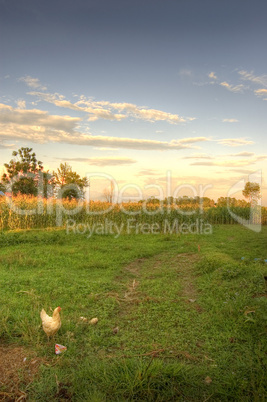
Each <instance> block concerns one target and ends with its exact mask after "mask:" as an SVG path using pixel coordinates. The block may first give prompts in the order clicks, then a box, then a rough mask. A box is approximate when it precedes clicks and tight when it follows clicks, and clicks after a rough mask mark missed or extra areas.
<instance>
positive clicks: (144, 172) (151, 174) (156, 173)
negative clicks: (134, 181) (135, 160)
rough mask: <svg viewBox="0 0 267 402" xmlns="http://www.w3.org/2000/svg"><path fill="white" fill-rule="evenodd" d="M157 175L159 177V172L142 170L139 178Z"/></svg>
mask: <svg viewBox="0 0 267 402" xmlns="http://www.w3.org/2000/svg"><path fill="white" fill-rule="evenodd" d="M157 175H159V172H157V171H156V170H154V169H143V170H140V172H139V173H138V175H137V176H138V177H139V176H157Z"/></svg>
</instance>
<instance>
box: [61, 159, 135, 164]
mask: <svg viewBox="0 0 267 402" xmlns="http://www.w3.org/2000/svg"><path fill="white" fill-rule="evenodd" d="M58 159H61V160H65V161H71V162H86V163H88V164H89V165H94V166H120V165H129V164H132V163H136V162H137V161H136V160H135V159H131V158H126V157H107V158H101V157H95V158H63V159H62V158H58Z"/></svg>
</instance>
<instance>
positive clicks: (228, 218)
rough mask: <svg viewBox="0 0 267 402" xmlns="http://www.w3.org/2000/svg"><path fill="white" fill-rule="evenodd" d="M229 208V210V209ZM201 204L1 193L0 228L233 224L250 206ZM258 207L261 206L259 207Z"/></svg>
mask: <svg viewBox="0 0 267 402" xmlns="http://www.w3.org/2000/svg"><path fill="white" fill-rule="evenodd" d="M230 211H231V213H230ZM230 211H229V209H228V208H227V207H217V208H216V207H205V208H203V207H201V206H200V205H186V206H179V207H178V206H177V205H175V204H172V205H161V204H154V203H146V204H142V203H138V202H128V203H121V204H110V203H107V202H101V201H91V202H86V201H80V202H77V201H76V200H71V201H69V200H55V199H42V198H38V197H34V196H26V195H19V196H17V197H12V198H5V197H0V230H12V229H35V228H49V227H56V226H58V227H65V226H66V223H67V221H69V220H74V221H75V222H76V224H77V223H82V224H85V225H96V224H104V223H105V222H107V221H112V222H114V223H116V225H118V226H120V225H124V227H126V225H127V222H129V220H131V222H132V224H134V225H135V226H136V225H142V224H148V225H153V224H156V225H157V228H158V230H159V231H160V232H161V231H163V230H164V227H165V225H166V221H167V222H168V225H169V227H171V228H172V227H173V225H174V224H175V222H176V221H178V222H179V225H181V224H183V223H186V224H189V225H190V224H195V223H196V222H200V221H201V222H202V223H209V224H234V223H236V221H235V219H234V217H233V216H234V215H236V216H238V217H240V218H242V219H246V220H248V219H249V217H250V208H249V207H231V210H230ZM259 211H260V209H259ZM261 223H262V224H266V223H267V208H265V207H262V208H261Z"/></svg>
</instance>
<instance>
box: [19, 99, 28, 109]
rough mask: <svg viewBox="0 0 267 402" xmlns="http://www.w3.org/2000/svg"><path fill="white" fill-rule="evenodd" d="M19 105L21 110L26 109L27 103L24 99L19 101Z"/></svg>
mask: <svg viewBox="0 0 267 402" xmlns="http://www.w3.org/2000/svg"><path fill="white" fill-rule="evenodd" d="M17 105H18V108H19V109H25V108H26V102H25V100H23V99H19V100H17Z"/></svg>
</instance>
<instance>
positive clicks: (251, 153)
mask: <svg viewBox="0 0 267 402" xmlns="http://www.w3.org/2000/svg"><path fill="white" fill-rule="evenodd" d="M254 155H255V154H254V152H246V151H245V152H238V153H237V154H230V156H248V157H249V156H254Z"/></svg>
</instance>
